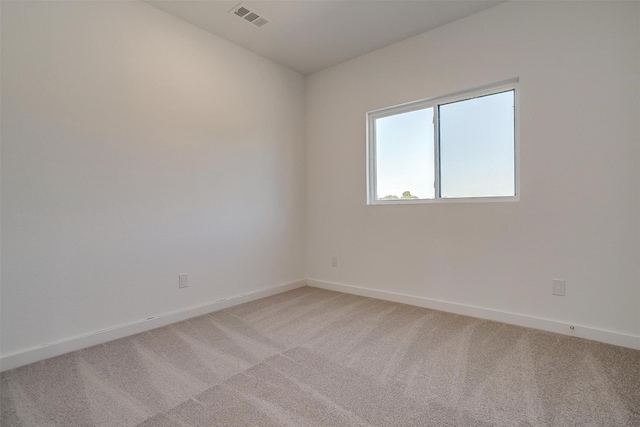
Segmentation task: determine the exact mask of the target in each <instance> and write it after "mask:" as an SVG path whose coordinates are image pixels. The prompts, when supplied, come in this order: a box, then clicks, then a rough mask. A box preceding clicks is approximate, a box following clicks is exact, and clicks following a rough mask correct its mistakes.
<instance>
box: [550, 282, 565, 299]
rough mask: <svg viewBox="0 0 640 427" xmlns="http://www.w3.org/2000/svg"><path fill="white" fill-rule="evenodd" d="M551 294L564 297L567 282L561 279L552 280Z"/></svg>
mask: <svg viewBox="0 0 640 427" xmlns="http://www.w3.org/2000/svg"><path fill="white" fill-rule="evenodd" d="M551 293H552V294H553V295H558V296H561V297H563V296H564V293H565V281H564V280H561V279H553V280H552V288H551Z"/></svg>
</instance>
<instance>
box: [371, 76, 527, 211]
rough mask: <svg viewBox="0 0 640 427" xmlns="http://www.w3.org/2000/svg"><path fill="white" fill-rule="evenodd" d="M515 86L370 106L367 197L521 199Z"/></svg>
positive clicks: (387, 199) (512, 83)
mask: <svg viewBox="0 0 640 427" xmlns="http://www.w3.org/2000/svg"><path fill="white" fill-rule="evenodd" d="M516 85H517V80H511V81H509V82H506V83H504V82H503V83H501V84H499V85H492V86H491V87H485V88H482V89H477V90H474V91H467V92H464V93H459V94H455V95H450V96H445V97H438V98H432V99H427V100H421V101H416V102H411V103H408V104H403V105H398V106H394V107H388V108H383V109H381V110H376V111H372V112H370V113H368V114H367V122H368V135H367V144H368V145H367V149H368V160H367V169H368V203H369V204H385V203H416V202H418V203H419V202H432V201H442V200H444V199H448V200H460V199H463V200H472V199H473V200H483V201H487V200H490V201H493V200H517V196H518V192H517V188H518V176H517V160H516V159H517V156H516V154H517V152H516Z"/></svg>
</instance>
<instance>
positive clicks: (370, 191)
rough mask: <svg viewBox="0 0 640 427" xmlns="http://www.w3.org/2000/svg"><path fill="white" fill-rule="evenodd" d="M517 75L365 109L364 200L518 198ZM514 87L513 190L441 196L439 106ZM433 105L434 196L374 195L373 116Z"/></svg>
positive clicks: (404, 201) (379, 202)
mask: <svg viewBox="0 0 640 427" xmlns="http://www.w3.org/2000/svg"><path fill="white" fill-rule="evenodd" d="M518 86H519V79H518V78H515V79H509V80H504V81H501V82H498V83H493V84H490V85H485V86H482V87H477V88H474V89H468V90H464V91H460V92H456V93H452V94H449V95H444V96H437V97H433V98H427V99H421V100H418V101H412V102H408V103H405V104H400V105H394V106H391V107H385V108H380V109H378V110H374V111H369V112H368V113H367V204H368V205H389V204H422V203H460V202H462V203H468V202H517V201H519V200H520V146H519V143H520V138H519V130H520V120H519V110H520V108H519V101H520V93H519V87H518ZM511 90H513V91H514V108H515V112H514V121H515V123H514V126H515V128H514V135H513V137H514V147H513V149H514V168H515V170H514V180H515V182H514V190H515V195H513V196H488V197H445V198H442V197H441V196H440V153H439V149H440V138H439V126H438V124H439V119H438V106H440V105H444V104H450V103H452V102H458V101H465V100H469V99H474V98H479V97H482V96H487V95H495V94H498V93H501V92H507V91H511ZM426 108H433V125H434V126H433V131H434V144H433V145H434V151H435V152H434V180H435V182H434V185H435V198H433V199H385V200H381V199H378V198H377V165H376V157H377V156H376V129H375V128H376V126H375V123H376V120H377V119H381V118H384V117H388V116H394V115H397V114H403V113H409V112H412V111H417V110H422V109H426Z"/></svg>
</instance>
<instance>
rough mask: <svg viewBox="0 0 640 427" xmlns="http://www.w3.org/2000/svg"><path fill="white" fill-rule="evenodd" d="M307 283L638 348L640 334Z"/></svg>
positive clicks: (321, 282)
mask: <svg viewBox="0 0 640 427" xmlns="http://www.w3.org/2000/svg"><path fill="white" fill-rule="evenodd" d="M307 285H308V286H312V287H316V288H322V289H328V290H331V291H337V292H343V293H347V294H353V295H360V296H364V297H370V298H375V299H381V300H386V301H393V302H399V303H403V304H409V305H415V306H418V307H425V308H431V309H434V310H440V311H446V312H449V313H456V314H462V315H465V316H471V317H477V318H480V319H487V320H494V321H497V322H503V323H509V324H512V325H518V326H525V327H528V328H533V329H540V330H543V331H549V332H556V333H559V334H563V335H570V336H574V337H579V338H585V339H588V340H593V341H599V342H603V343H607V344H613V345H619V346H622V347H629V348H633V349H636V350H640V337H637V336H633V335H625V334H621V333H618V332H612V331H605V330H601V329H595V328H591V327H588V326H582V325H577V324H569V323H563V322H558V321H555V320H549V319H541V318H537V317H530V316H524V315H521V314H515V313H507V312H503V311H496V310H491V309H487V308H482V307H476V306H471V305H464V304H457V303H452V302H446V301H438V300H433V299H429V298H423V297H416V296H412V295H403V294H398V293H394V292H387V291H379V290H375V289H368V288H361V287H357V286H351V285H343V284H338V283H330V282H323V281H320V280H312V279H307ZM571 326H573V328H574V329H573V330H572V329H571Z"/></svg>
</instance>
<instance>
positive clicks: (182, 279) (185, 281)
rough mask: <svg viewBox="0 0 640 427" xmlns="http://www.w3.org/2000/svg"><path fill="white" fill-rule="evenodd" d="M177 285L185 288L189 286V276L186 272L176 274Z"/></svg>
mask: <svg viewBox="0 0 640 427" xmlns="http://www.w3.org/2000/svg"><path fill="white" fill-rule="evenodd" d="M178 286H180V287H181V288H186V287H187V286H189V278H188V277H187V275H186V274H179V275H178Z"/></svg>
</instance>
